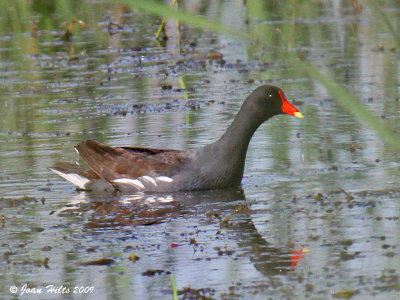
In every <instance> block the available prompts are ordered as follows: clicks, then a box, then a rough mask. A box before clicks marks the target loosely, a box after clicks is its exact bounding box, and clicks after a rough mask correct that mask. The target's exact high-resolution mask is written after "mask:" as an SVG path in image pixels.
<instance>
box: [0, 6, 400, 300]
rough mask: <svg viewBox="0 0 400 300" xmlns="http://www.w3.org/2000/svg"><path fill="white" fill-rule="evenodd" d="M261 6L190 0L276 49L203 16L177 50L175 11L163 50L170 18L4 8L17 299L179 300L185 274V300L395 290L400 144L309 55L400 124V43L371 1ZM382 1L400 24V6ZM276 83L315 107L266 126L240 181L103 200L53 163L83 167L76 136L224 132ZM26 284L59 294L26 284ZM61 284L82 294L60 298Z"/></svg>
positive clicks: (7, 238) (4, 210)
mask: <svg viewBox="0 0 400 300" xmlns="http://www.w3.org/2000/svg"><path fill="white" fill-rule="evenodd" d="M247 2H248V3H247V5H244V4H243V1H218V2H217V4H218V5H217V4H214V3H210V4H209V5H198V6H197V5H195V4H196V1H194V2H193V3H187V4H185V5H186V7H187V8H188V9H190V10H191V11H193V12H195V13H199V14H203V15H206V16H208V17H210V18H212V19H215V20H218V21H221V22H222V23H224V24H226V25H229V26H233V27H235V28H240V29H242V30H243V29H246V30H248V31H249V32H250V33H251V32H257V34H262V35H263V36H266V37H268V39H269V40H270V43H269V46H268V47H266V46H264V45H262V44H258V43H257V42H253V43H250V44H246V43H244V42H242V41H240V40H237V39H235V38H232V37H230V36H226V35H221V34H217V33H210V32H207V31H201V30H198V29H192V28H189V27H186V26H182V28H181V36H180V38H181V41H180V43H179V39H178V36H177V32H176V25H175V22H174V21H173V20H169V21H168V22H167V23H168V27H167V33H168V34H169V35H170V38H169V39H168V41H166V42H165V43H164V44H162V45H157V43H156V42H155V40H154V35H155V33H156V31H157V29H158V24H159V23H160V19H159V18H157V17H154V16H151V15H148V14H146V13H143V12H139V11H132V10H130V9H128V8H127V7H125V6H124V5H120V4H106V3H103V2H99V1H87V2H85V1H76V3H75V4H74V5H72V4H65V5H66V7H64V6H62V4H54V5H53V6H46V7H43V5H39V3H40V2H39V1H38V2H36V1H33V2H29V3H25V2H24V1H15V2H13V4H11V7H10V8H9V10H10V11H14V12H18V13H19V14H22V15H21V17H20V18H17V17H12V16H11V15H10V16H9V15H7V16H6V15H5V12H4V13H2V15H1V16H0V23H1V24H2V26H0V28H1V29H0V82H1V85H0V150H1V151H0V187H1V188H0V193H1V194H0V196H1V197H2V198H1V200H0V210H1V212H0V214H1V215H2V224H1V226H2V228H1V231H0V237H1V253H0V255H1V256H2V257H3V259H2V261H1V262H0V270H1V273H0V281H1V284H0V294H1V298H12V297H13V294H12V293H10V287H11V286H16V287H17V288H18V292H17V293H16V295H17V296H19V297H20V298H21V299H24V298H36V299H55V298H66V299H82V298H87V299H103V298H104V299H105V298H108V299H128V298H134V299H170V298H171V297H172V288H171V274H173V275H174V276H175V279H176V284H177V288H178V290H179V291H180V297H183V298H184V297H190V296H193V297H198V298H200V297H201V296H205V297H210V298H216V299H220V298H228V299H249V298H254V299H266V297H270V298H274V299H285V298H288V299H304V298H307V297H310V298H313V299H322V298H326V297H327V295H328V297H333V298H354V299H368V298H377V299H395V298H396V297H398V295H399V290H400V281H399V277H398V276H399V272H400V268H399V256H398V251H397V250H398V248H397V247H399V245H400V241H399V236H400V232H399V217H400V214H399V211H400V204H399V195H400V187H399V175H400V159H399V155H398V153H396V152H394V151H393V150H392V149H390V148H388V147H387V146H386V145H385V144H383V142H382V141H381V140H380V139H379V138H378V137H377V136H376V135H375V134H374V132H373V131H371V129H369V128H368V127H367V126H366V125H364V124H361V123H359V121H358V120H357V119H355V118H354V117H353V116H351V115H349V114H348V113H347V112H345V111H344V110H343V109H342V108H341V107H340V106H339V105H338V104H337V103H336V102H335V101H334V99H332V98H331V97H330V96H329V95H328V94H327V93H326V91H325V90H324V88H323V87H322V86H320V85H319V84H318V83H315V82H313V81H312V80H311V79H309V78H308V77H307V76H306V73H304V72H303V70H299V69H298V68H296V67H295V64H294V63H293V56H292V54H293V52H294V51H295V52H297V53H299V54H302V55H303V56H305V57H307V59H308V60H310V61H312V62H313V63H314V64H315V65H316V66H319V67H320V68H321V70H323V72H326V73H330V74H331V75H332V76H334V78H336V79H337V80H338V81H340V82H341V83H343V84H345V85H346V86H347V87H348V89H349V90H350V91H351V92H353V93H354V94H356V95H357V96H358V97H359V98H360V101H361V102H362V103H363V104H364V105H366V106H367V107H368V109H370V110H371V111H373V112H374V114H375V115H377V116H378V117H380V118H382V120H383V121H384V122H385V123H386V124H387V125H388V126H390V127H391V128H393V129H394V130H397V132H400V126H399V124H400V122H399V121H400V102H399V73H398V70H399V66H398V55H397V54H396V49H395V44H394V41H393V37H392V36H391V34H390V33H389V32H388V30H387V27H385V23H384V21H383V20H382V19H381V17H380V16H379V14H376V13H375V12H374V10H371V9H370V8H369V7H368V6H367V4H365V5H364V9H363V10H362V11H361V12H360V11H357V10H355V9H354V8H353V7H352V6H349V5H350V4H349V3H344V2H341V1H332V2H329V3H327V2H325V1H316V2H315V1H313V2H312V3H311V2H310V3H308V4H304V5H302V4H300V3H296V2H293V1H280V2H279V4H277V3H276V2H271V4H270V5H264V4H262V3H260V6H257V2H254V1H247ZM272 3H274V5H272ZM22 8H24V9H22ZM1 11H5V10H1ZM382 11H383V12H384V13H385V14H386V16H387V18H388V19H389V20H390V22H392V23H393V26H394V27H395V28H397V27H398V25H399V24H398V23H399V21H398V20H400V18H399V17H400V6H399V4H398V3H397V2H396V1H387V2H385V5H384V6H382ZM72 19H75V20H82V21H83V22H84V23H85V26H83V25H79V24H75V25H73V27H72V36H71V37H70V38H69V39H67V38H66V37H65V32H66V31H65V28H64V27H63V26H62V25H61V24H62V23H63V22H64V21H65V22H71V20H72ZM110 20H111V21H112V22H113V24H111V25H110ZM115 24H119V25H120V26H117V25H115ZM66 26H67V27H68V25H66ZM396 26H397V27H396ZM397 50H398V49H397ZM182 82H184V84H185V86H186V89H184V86H183V85H182ZM266 83H268V84H270V83H273V84H275V85H278V86H280V87H281V88H282V89H283V90H284V91H285V93H286V96H287V98H288V99H290V100H291V101H292V102H294V103H295V105H296V106H297V107H298V108H299V109H300V110H301V111H302V113H303V115H304V116H305V118H304V119H303V120H299V119H295V118H291V117H290V116H279V117H275V118H273V119H272V120H270V121H269V122H268V123H266V124H264V125H262V126H261V127H260V128H259V130H258V131H257V132H256V134H255V136H254V137H253V139H252V142H251V144H250V148H249V151H248V156H247V161H246V169H245V176H244V178H243V184H242V189H234V190H225V191H209V192H194V193H178V194H167V195H164V194H160V195H147V196H143V195H122V196H118V195H97V194H92V193H85V192H77V191H75V190H74V188H73V186H71V184H69V183H68V182H65V181H63V180H62V179H61V178H58V177H57V176H56V175H53V174H52V173H51V172H50V171H49V170H48V169H47V167H49V166H51V165H52V164H53V163H55V162H56V161H69V162H73V161H77V160H78V157H77V154H76V152H75V151H74V150H73V147H74V145H76V144H77V143H79V142H80V141H82V140H84V139H89V138H90V139H96V140H98V141H100V142H103V143H107V144H110V145H115V146H128V145H131V146H133V145H134V146H147V147H155V148H174V149H188V148H192V147H197V146H201V145H205V144H208V143H210V142H212V141H214V140H216V139H217V138H218V137H219V136H221V135H222V134H223V132H224V130H225V129H226V127H227V126H228V124H229V123H230V122H231V120H232V119H233V117H234V116H235V114H236V112H237V111H238V109H239V108H240V106H241V103H242V101H243V99H245V97H246V96H247V95H248V94H249V93H251V91H252V90H253V89H254V88H256V87H257V86H259V85H261V84H266ZM133 255H135V256H138V257H139V259H138V260H135V259H134V256H133ZM100 259H106V260H102V261H99V260H100ZM101 264H105V265H101ZM25 284H26V285H27V287H28V288H36V289H40V288H42V289H43V292H42V294H40V295H39V294H33V295H27V294H25V295H20V293H21V288H22V286H24V285H25ZM48 285H54V286H55V287H56V286H57V287H59V286H61V287H67V288H69V289H70V291H71V292H70V293H66V294H51V293H46V288H45V287H46V286H48ZM74 287H93V288H94V289H93V291H92V292H91V293H87V294H73V293H72V291H73V289H74Z"/></svg>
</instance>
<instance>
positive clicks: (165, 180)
mask: <svg viewBox="0 0 400 300" xmlns="http://www.w3.org/2000/svg"><path fill="white" fill-rule="evenodd" d="M156 180H158V181H163V182H172V181H174V180H173V179H172V178H171V177H167V176H158V177H156Z"/></svg>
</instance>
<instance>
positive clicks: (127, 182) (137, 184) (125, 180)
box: [114, 178, 144, 190]
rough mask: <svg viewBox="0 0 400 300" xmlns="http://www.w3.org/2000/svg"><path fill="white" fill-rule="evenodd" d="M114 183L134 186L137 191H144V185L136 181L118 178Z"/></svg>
mask: <svg viewBox="0 0 400 300" xmlns="http://www.w3.org/2000/svg"><path fill="white" fill-rule="evenodd" d="M114 182H115V183H122V184H127V185H131V186H134V187H135V188H137V189H138V190H144V185H143V183H141V182H140V181H139V180H137V179H129V178H119V179H115V180H114Z"/></svg>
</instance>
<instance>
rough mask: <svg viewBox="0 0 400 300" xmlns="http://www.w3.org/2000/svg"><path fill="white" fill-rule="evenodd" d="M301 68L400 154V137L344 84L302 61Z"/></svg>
mask: <svg viewBox="0 0 400 300" xmlns="http://www.w3.org/2000/svg"><path fill="white" fill-rule="evenodd" d="M299 67H301V68H303V69H304V70H306V71H307V72H308V74H309V75H310V77H311V78H312V79H314V80H315V81H318V82H320V83H321V84H322V85H323V86H324V87H325V88H326V90H327V91H328V93H329V94H330V95H332V96H333V97H334V98H335V99H336V101H338V102H339V103H340V104H341V105H342V106H343V107H344V108H345V109H346V110H347V111H348V112H349V113H351V114H352V115H354V116H355V117H357V118H358V119H359V120H360V121H362V122H364V123H365V124H367V125H368V126H369V127H370V128H372V129H373V130H374V131H375V132H376V133H377V134H378V136H380V138H381V139H382V140H383V141H384V142H385V143H387V144H388V145H390V146H391V147H392V148H393V149H395V150H397V151H399V152H400V136H399V135H398V134H396V133H395V132H394V131H392V130H391V129H390V128H388V127H386V125H385V124H384V123H383V122H382V121H381V120H380V119H378V118H377V117H376V116H374V115H373V114H372V113H371V112H370V111H369V110H368V109H367V108H366V107H365V106H364V105H363V104H361V103H360V101H359V99H358V98H357V97H356V96H354V95H353V94H351V93H350V92H348V91H347V90H346V88H345V87H344V86H343V85H342V84H340V83H338V82H337V81H335V80H334V79H332V78H330V77H329V76H326V75H324V74H322V73H321V72H320V71H318V69H317V68H315V67H314V66H313V65H312V64H311V63H309V62H306V61H300V62H299Z"/></svg>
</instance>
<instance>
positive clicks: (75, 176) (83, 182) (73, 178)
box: [49, 168, 90, 189]
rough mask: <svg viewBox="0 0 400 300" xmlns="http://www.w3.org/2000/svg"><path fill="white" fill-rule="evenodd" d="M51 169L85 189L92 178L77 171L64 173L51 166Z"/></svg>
mask: <svg viewBox="0 0 400 300" xmlns="http://www.w3.org/2000/svg"><path fill="white" fill-rule="evenodd" d="M49 169H50V170H52V171H53V172H54V173H56V174H57V175H59V176H61V177H62V178H64V179H66V180H68V181H69V182H71V183H73V184H75V185H76V186H77V187H79V188H81V189H85V188H86V184H87V183H89V182H90V180H89V179H88V178H86V177H83V176H81V175H78V174H75V173H63V172H60V171H58V170H55V169H52V168H49Z"/></svg>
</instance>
